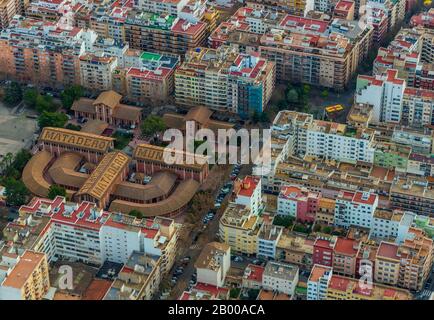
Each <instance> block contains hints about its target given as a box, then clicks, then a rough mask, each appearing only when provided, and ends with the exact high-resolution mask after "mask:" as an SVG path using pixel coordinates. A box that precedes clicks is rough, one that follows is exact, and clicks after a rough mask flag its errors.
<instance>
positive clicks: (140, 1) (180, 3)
mask: <svg viewBox="0 0 434 320" xmlns="http://www.w3.org/2000/svg"><path fill="white" fill-rule="evenodd" d="M188 2H189V0H173V1H158V0H134V6H135V7H137V8H138V9H141V10H143V11H149V12H153V13H157V14H163V13H164V14H169V15H173V16H178V14H179V13H180V12H181V11H182V9H183V8H184V7H185V6H186V5H187V3H188Z"/></svg>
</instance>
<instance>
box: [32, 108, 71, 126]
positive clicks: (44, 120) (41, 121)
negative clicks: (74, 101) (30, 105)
mask: <svg viewBox="0 0 434 320" xmlns="http://www.w3.org/2000/svg"><path fill="white" fill-rule="evenodd" d="M67 121H68V117H67V116H66V114H64V113H61V112H48V111H44V112H42V114H41V115H40V116H39V117H38V125H39V127H40V128H41V129H42V128H44V127H57V128H63V127H64V126H65V124H66V122H67Z"/></svg>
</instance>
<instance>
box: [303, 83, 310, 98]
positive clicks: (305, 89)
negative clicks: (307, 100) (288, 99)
mask: <svg viewBox="0 0 434 320" xmlns="http://www.w3.org/2000/svg"><path fill="white" fill-rule="evenodd" d="M309 93H310V85H308V84H305V85H303V94H304V95H306V96H308V95H309Z"/></svg>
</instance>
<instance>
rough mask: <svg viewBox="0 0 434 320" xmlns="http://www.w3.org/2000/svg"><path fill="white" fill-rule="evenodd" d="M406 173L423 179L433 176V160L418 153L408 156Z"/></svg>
mask: <svg viewBox="0 0 434 320" xmlns="http://www.w3.org/2000/svg"><path fill="white" fill-rule="evenodd" d="M407 173H411V174H415V175H419V176H425V177H432V176H434V159H433V158H432V157H429V156H426V155H422V154H418V153H412V154H410V157H409V158H408V164H407Z"/></svg>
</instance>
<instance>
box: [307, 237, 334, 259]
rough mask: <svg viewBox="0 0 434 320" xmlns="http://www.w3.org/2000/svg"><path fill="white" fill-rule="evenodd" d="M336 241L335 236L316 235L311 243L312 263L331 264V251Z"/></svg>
mask: <svg viewBox="0 0 434 320" xmlns="http://www.w3.org/2000/svg"><path fill="white" fill-rule="evenodd" d="M336 241H337V237H336V236H331V237H317V238H316V239H315V243H314V244H313V255H312V264H313V265H315V264H320V265H322V266H327V267H332V266H333V253H334V247H335V244H336Z"/></svg>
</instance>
